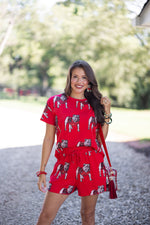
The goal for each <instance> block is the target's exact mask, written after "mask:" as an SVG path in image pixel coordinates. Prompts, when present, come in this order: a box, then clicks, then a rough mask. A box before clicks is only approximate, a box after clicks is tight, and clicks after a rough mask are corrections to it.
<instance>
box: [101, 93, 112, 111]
mask: <svg viewBox="0 0 150 225" xmlns="http://www.w3.org/2000/svg"><path fill="white" fill-rule="evenodd" d="M101 104H102V105H104V109H105V113H106V114H109V113H110V107H111V101H110V99H109V98H108V97H107V96H105V97H102V98H101Z"/></svg>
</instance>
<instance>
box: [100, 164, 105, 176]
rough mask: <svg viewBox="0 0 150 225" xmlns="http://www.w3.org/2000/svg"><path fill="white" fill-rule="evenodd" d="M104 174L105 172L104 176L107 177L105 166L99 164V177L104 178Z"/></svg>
mask: <svg viewBox="0 0 150 225" xmlns="http://www.w3.org/2000/svg"><path fill="white" fill-rule="evenodd" d="M102 172H103V175H104V176H105V175H106V174H105V165H104V163H103V162H101V163H100V164H99V175H100V177H101V176H102Z"/></svg>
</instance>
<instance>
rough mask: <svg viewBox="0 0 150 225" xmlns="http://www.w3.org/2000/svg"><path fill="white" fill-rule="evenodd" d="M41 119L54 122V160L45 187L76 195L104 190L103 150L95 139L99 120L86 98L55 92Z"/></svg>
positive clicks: (56, 191)
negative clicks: (75, 192) (76, 97)
mask: <svg viewBox="0 0 150 225" xmlns="http://www.w3.org/2000/svg"><path fill="white" fill-rule="evenodd" d="M41 120H42V121H44V122H46V123H48V124H51V125H54V126H56V134H57V143H56V150H55V157H56V158H57V162H56V164H55V166H54V169H53V172H52V174H51V176H50V181H49V184H50V185H49V188H48V190H49V191H51V192H55V193H60V194H67V195H68V194H71V193H73V192H74V191H75V190H78V195H79V196H89V195H95V194H100V193H102V192H103V191H106V177H105V170H104V163H103V160H104V153H103V151H102V149H101V146H100V143H99V141H98V139H97V133H98V131H99V126H100V124H99V123H97V120H96V117H95V114H94V111H93V109H92V107H91V106H90V104H89V103H88V101H87V99H82V100H80V99H75V98H72V97H70V96H69V97H66V95H65V94H60V95H55V96H52V97H50V98H49V99H48V101H47V104H46V107H45V110H44V112H43V114H42V117H41Z"/></svg>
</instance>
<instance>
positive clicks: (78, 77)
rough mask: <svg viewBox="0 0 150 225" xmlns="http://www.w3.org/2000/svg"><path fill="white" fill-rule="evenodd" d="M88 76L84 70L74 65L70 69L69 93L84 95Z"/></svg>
mask: <svg viewBox="0 0 150 225" xmlns="http://www.w3.org/2000/svg"><path fill="white" fill-rule="evenodd" d="M88 83H89V81H88V78H87V76H86V74H85V72H84V70H83V69H82V68H80V67H76V68H74V69H73V70H72V76H71V89H72V90H71V94H72V95H78V96H79V95H80V96H81V97H82V96H84V91H85V89H87V87H88Z"/></svg>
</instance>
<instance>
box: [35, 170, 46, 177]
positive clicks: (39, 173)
mask: <svg viewBox="0 0 150 225" xmlns="http://www.w3.org/2000/svg"><path fill="white" fill-rule="evenodd" d="M41 174H45V175H46V174H47V173H46V172H45V171H38V172H36V175H37V177H39V176H40V175H41Z"/></svg>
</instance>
